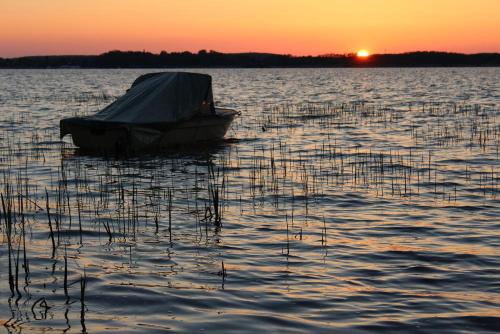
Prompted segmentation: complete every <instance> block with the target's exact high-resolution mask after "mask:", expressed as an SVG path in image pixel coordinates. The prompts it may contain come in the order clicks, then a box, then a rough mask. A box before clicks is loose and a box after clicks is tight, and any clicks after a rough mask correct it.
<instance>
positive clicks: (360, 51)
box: [357, 50, 370, 58]
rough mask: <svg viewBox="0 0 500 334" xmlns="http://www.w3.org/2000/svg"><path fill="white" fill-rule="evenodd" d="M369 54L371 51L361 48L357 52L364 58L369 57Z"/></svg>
mask: <svg viewBox="0 0 500 334" xmlns="http://www.w3.org/2000/svg"><path fill="white" fill-rule="evenodd" d="M369 55H370V53H369V52H368V51H366V50H359V51H358V53H357V56H358V57H362V58H365V57H368V56H369Z"/></svg>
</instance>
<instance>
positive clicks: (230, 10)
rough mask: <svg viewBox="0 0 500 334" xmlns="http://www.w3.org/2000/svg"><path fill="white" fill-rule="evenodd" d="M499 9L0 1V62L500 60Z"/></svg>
mask: <svg viewBox="0 0 500 334" xmlns="http://www.w3.org/2000/svg"><path fill="white" fill-rule="evenodd" d="M499 13H500V1H498V0H383V1H382V0H357V1H347V0H300V1H299V0H251V1H247V0H240V1H234V0H211V1H206V0H204V1H201V0H183V1H170V0H143V1H136V0H64V1H63V0H1V2H0V57H17V56H24V55H49V54H99V53H102V52H105V51H109V50H116V49H119V50H147V51H151V52H160V51H161V50H165V51H168V52H171V51H184V50H188V51H198V50H200V49H207V50H217V51H221V52H246V51H257V52H272V53H283V54H293V55H318V54H328V53H348V52H356V51H357V50H359V49H366V50H368V51H370V52H371V53H399V52H408V51H417V50H435V51H451V52H463V53H477V52H500V14H499Z"/></svg>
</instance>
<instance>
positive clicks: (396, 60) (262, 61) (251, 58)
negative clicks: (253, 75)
mask: <svg viewBox="0 0 500 334" xmlns="http://www.w3.org/2000/svg"><path fill="white" fill-rule="evenodd" d="M438 66H439V67H441V66H444V67H453V66H500V53H478V54H461V53H448V52H409V53H400V54H374V55H371V56H369V57H367V58H359V57H357V56H356V55H355V54H344V55H338V54H331V55H322V56H300V57H298V56H291V55H279V54H270V53H220V52H216V51H205V50H201V51H199V52H197V53H192V52H187V51H186V52H165V51H162V52H161V53H159V54H153V53H150V52H144V51H143V52H140V51H110V52H106V53H103V54H101V55H97V56H30V57H19V58H0V68H68V67H69V68H72V67H75V68H77V67H81V68H175V67H180V68H186V67H190V68H197V67H199V68H207V67H249V68H252V67H254V68H255V67H438Z"/></svg>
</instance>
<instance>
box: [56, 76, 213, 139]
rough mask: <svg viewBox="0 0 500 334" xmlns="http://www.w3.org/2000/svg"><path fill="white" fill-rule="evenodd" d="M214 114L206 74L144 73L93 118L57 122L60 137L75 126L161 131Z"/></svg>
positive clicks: (210, 81) (210, 80)
mask: <svg viewBox="0 0 500 334" xmlns="http://www.w3.org/2000/svg"><path fill="white" fill-rule="evenodd" d="M214 113H215V108H214V102H213V94H212V78H211V77H210V76H209V75H207V74H200V73H188V72H160V73H148V74H145V75H142V76H140V77H138V78H137V79H136V80H135V81H134V83H133V84H132V86H131V87H130V89H129V90H128V91H127V93H126V94H125V95H123V96H121V97H120V98H118V99H117V100H116V101H115V102H113V103H111V104H110V105H108V106H107V107H106V108H104V109H103V110H101V111H99V112H98V113H96V114H95V115H92V116H85V117H72V118H67V119H63V120H61V124H60V126H61V137H63V136H65V135H66V134H68V133H71V128H74V127H76V126H79V125H81V126H86V127H92V128H95V129H100V130H105V129H109V128H115V127H116V126H120V127H122V128H123V127H124V128H129V129H130V128H131V127H136V126H148V127H149V126H151V127H153V128H158V127H160V128H161V127H165V126H169V124H174V123H177V122H181V121H185V120H189V119H191V118H193V117H194V116H197V115H203V114H214Z"/></svg>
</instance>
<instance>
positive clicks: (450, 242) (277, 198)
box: [0, 68, 500, 333]
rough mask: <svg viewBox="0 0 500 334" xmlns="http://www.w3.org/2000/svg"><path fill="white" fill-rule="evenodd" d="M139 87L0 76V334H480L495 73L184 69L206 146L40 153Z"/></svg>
mask: <svg viewBox="0 0 500 334" xmlns="http://www.w3.org/2000/svg"><path fill="white" fill-rule="evenodd" d="M145 72H148V71H146V70H1V71H0V79H1V80H0V150H1V154H0V179H1V180H0V193H1V194H2V197H3V198H2V206H1V208H0V212H1V220H0V226H1V227H0V232H1V235H0V262H1V264H0V268H1V270H0V323H2V324H3V325H4V327H3V328H4V330H6V331H7V332H12V333H21V332H23V333H26V332H44V333H70V332H85V331H87V332H99V333H103V332H144V333H153V332H186V333H193V332H209V333H220V332H238V333H246V332H247V333H254V332H256V331H264V332H272V331H274V332H287V333H311V332H314V333H331V332H349V333H351V332H371V331H389V332H391V331H392V332H498V331H499V330H500V312H499V309H500V271H499V270H500V253H499V249H500V248H499V247H500V232H499V231H500V205H499V191H500V186H499V181H500V169H499V157H500V156H499V154H500V153H499V148H500V123H499V118H500V112H499V110H500V109H499V105H500V103H499V102H500V81H499V78H500V69H497V68H484V69H262V70H255V69H223V70H212V69H211V70H204V71H202V72H205V73H209V74H211V75H212V76H213V81H214V94H215V98H216V100H217V101H218V103H219V104H220V105H224V106H230V107H234V108H237V109H239V110H241V111H242V115H241V117H240V118H239V119H238V120H236V121H235V122H234V124H233V127H232V129H231V130H230V131H229V133H228V135H227V136H226V137H227V138H226V140H225V141H224V142H222V143H217V144H216V145H211V146H209V147H206V146H204V147H199V148H190V149H183V150H182V151H170V152H164V153H162V154H161V155H146V156H140V157H129V158H123V157H121V158H116V157H99V156H88V155H83V154H80V153H79V152H78V151H77V150H76V149H75V147H74V146H73V145H72V144H71V140H70V138H65V139H64V141H62V142H61V141H60V140H59V136H58V135H59V127H58V125H59V123H58V122H59V119H61V118H62V117H68V116H73V115H81V114H88V113H92V112H94V111H97V110H99V108H102V107H103V106H105V105H106V104H107V103H110V102H111V101H112V100H113V99H114V98H116V97H117V96H119V95H120V94H123V92H124V91H125V90H126V89H127V87H128V86H129V85H130V84H131V83H132V81H133V80H134V79H135V78H136V77H137V76H138V75H140V74H142V73H145ZM51 230H52V233H51Z"/></svg>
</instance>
